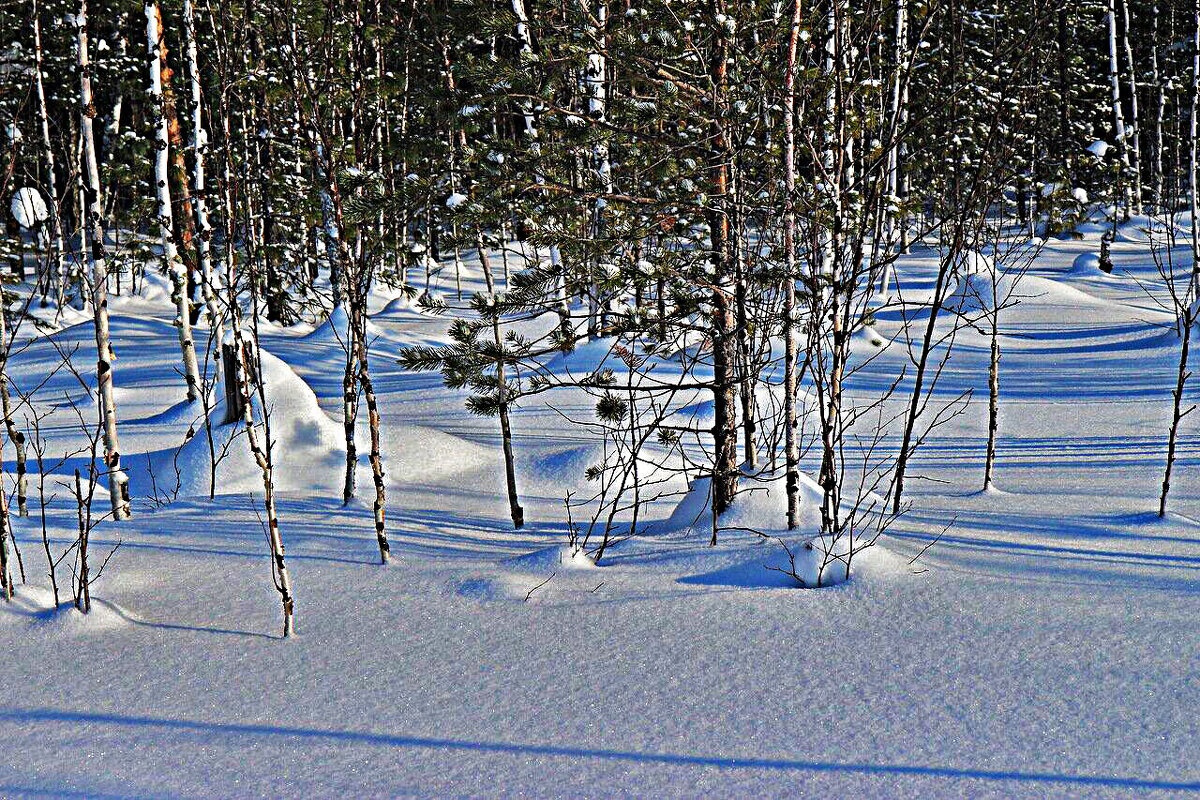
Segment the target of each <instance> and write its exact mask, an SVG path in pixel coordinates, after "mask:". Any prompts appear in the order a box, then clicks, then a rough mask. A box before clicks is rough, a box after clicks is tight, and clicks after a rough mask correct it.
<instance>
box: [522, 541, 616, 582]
mask: <svg viewBox="0 0 1200 800" xmlns="http://www.w3.org/2000/svg"><path fill="white" fill-rule="evenodd" d="M501 563H502V564H503V565H505V566H507V567H511V568H512V569H517V570H521V571H522V572H533V573H537V574H539V575H540V574H546V575H549V574H550V573H552V572H557V571H559V570H568V569H597V566H596V562H595V560H593V559H592V557H591V556H589V555H588V554H587V553H585V552H583V551H582V550H576V549H574V548H572V547H570V546H569V545H555V546H553V547H543V548H542V549H540V550H534V551H533V552H532V553H526V554H525V555H521V556H517V557H515V558H509V559H506V560H504V561H502V562H501Z"/></svg>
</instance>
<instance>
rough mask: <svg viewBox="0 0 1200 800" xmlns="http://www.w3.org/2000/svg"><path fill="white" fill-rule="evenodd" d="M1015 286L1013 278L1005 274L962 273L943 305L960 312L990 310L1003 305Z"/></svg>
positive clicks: (968, 312)
mask: <svg viewBox="0 0 1200 800" xmlns="http://www.w3.org/2000/svg"><path fill="white" fill-rule="evenodd" d="M1014 288H1015V285H1014V282H1013V279H1012V278H1011V277H1009V276H1007V275H996V276H995V277H993V274H992V273H990V272H989V273H979V272H972V273H964V274H962V275H960V276H959V277H958V284H957V285H956V286H955V287H954V291H953V292H951V293H950V294H949V295H948V296H947V297H946V302H945V306H946V308H947V309H949V310H951V311H956V312H958V313H960V314H970V313H977V312H981V311H990V310H992V309H994V308H996V307H997V306H1003V305H1004V303H1005V300H1007V299H1008V298H1009V297H1010V296H1011V295H1012V293H1013V289H1014Z"/></svg>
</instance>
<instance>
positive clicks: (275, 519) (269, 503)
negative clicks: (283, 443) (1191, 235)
mask: <svg viewBox="0 0 1200 800" xmlns="http://www.w3.org/2000/svg"><path fill="white" fill-rule="evenodd" d="M222 100H223V101H224V102H223V103H222V109H221V111H222V113H221V124H222V133H223V135H224V140H225V142H229V141H231V136H230V126H229V107H228V101H227V97H226V96H223V97H222ZM222 152H223V153H224V160H223V171H224V177H225V180H224V181H222V199H223V201H224V206H225V209H224V210H225V254H224V256H225V272H226V275H227V276H228V279H229V281H228V282H229V289H228V291H229V312H230V321H229V324H230V328H232V338H233V344H234V349H235V354H236V358H235V364H236V368H235V369H234V373H235V374H234V375H231V376H227V377H226V379H227V380H230V379H232V381H233V383H234V384H236V386H237V388H238V391H239V392H240V393H241V404H240V405H241V407H242V424H243V425H244V426H245V429H246V441H247V443H248V445H249V448H250V453H251V455H252V456H253V457H254V462H255V464H256V465H257V466H258V468H259V471H260V472H261V473H262V481H263V506H264V510H265V511H266V515H267V520H266V521H267V544H268V546H269V547H270V550H271V575H272V583H274V585H275V590H276V591H277V592H279V599H280V602H281V603H282V605H283V636H284V638H287V637H289V636H291V635H292V632H293V630H294V624H295V623H294V616H295V598H294V595H293V594H292V579H291V575H290V574H289V573H288V569H287V562H286V561H285V559H284V549H283V534H282V533H280V530H279V513H278V510H277V509H276V507H275V464H274V461H273V459H272V452H271V435H270V434H271V432H270V427H269V424H270V420H269V417H268V416H267V412H266V406H265V404H264V407H263V433H264V436H263V438H262V439H260V438H259V433H258V430H257V428H255V425H254V404H253V398H252V390H251V386H250V382H251V380H252V376H254V375H256V371H255V369H254V364H252V363H250V361H249V359H248V358H247V352H246V351H247V347H246V344H247V343H246V341H245V337H244V336H243V333H242V324H241V307H240V306H239V305H238V298H237V276H236V274H235V263H236V262H235V260H234V252H233V241H234V224H233V220H234V206H233V194H232V191H233V189H232V184H233V181H232V177H233V156H232V153H231V152H230V148H229V147H228V146H226V147H224V148H222ZM252 277H253V276H252ZM250 283H251V286H252V287H253V284H254V282H253V280H251V282H250ZM254 308H255V311H256V312H257V303H255V305H254ZM259 358H261V354H260V355H259ZM259 396H260V398H262V397H263V396H264V395H263V390H262V384H261V381H259Z"/></svg>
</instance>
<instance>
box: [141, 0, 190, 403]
mask: <svg viewBox="0 0 1200 800" xmlns="http://www.w3.org/2000/svg"><path fill="white" fill-rule="evenodd" d="M145 11H146V47H147V51H148V53H149V59H148V60H149V65H150V106H151V108H152V109H153V113H154V183H155V187H156V190H157V199H158V232H159V237H160V240H161V244H162V251H163V252H162V265H163V268H164V269H165V270H166V271H167V274H168V275H169V276H170V278H171V286H172V289H173V291H172V299H173V300H174V301H175V323H174V324H175V329H176V330H177V331H178V332H179V350H180V353H181V354H182V356H183V378H184V380H185V381H186V383H187V399H188V402H189V403H191V402H195V401H196V400H197V399H198V398H199V397H200V366H199V364H198V363H197V362H196V347H195V344H194V343H193V341H192V324H191V315H190V309H189V308H188V293H187V268H186V267H185V266H184V264H183V260H182V259H180V257H179V251H178V249H177V247H176V244H175V234H174V231H173V230H172V228H173V220H172V211H171V184H170V181H169V179H168V169H169V164H168V156H169V150H170V142H169V135H168V132H167V116H166V111H165V107H164V99H163V85H162V70H163V68H164V67H165V66H166V65H165V64H163V60H162V52H163V50H162V43H163V42H162V36H163V32H162V17H161V15H160V14H159V10H158V2H157V0H151V1H150V2H148V3H146V5H145Z"/></svg>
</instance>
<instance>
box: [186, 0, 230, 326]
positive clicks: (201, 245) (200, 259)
mask: <svg viewBox="0 0 1200 800" xmlns="http://www.w3.org/2000/svg"><path fill="white" fill-rule="evenodd" d="M183 30H184V36H185V47H186V50H187V65H188V83H189V86H190V89H191V95H192V150H193V155H194V164H193V167H192V201H193V206H192V207H193V209H194V210H195V212H196V229H197V236H196V261H197V266H198V267H199V271H200V291H201V293H202V295H203V296H204V307H205V311H206V314H207V316H208V325H209V328H210V329H211V331H212V336H211V338H212V341H213V342H214V343H215V346H216V347H220V345H221V342H222V341H224V339H225V335H224V331H223V329H222V327H223V326H222V321H221V317H222V315H221V308H220V300H219V298H220V296H221V283H220V280H221V279H220V275H218V274H217V273H215V272H214V270H213V263H212V224H211V223H210V222H209V220H208V197H207V187H206V183H205V174H204V166H205V158H206V156H207V154H208V131H206V130H205V129H204V115H203V113H202V112H203V108H204V106H203V102H202V96H201V92H200V61H199V54H198V52H197V51H198V48H197V46H196V15H195V10H194V8H193V6H192V0H183Z"/></svg>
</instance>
